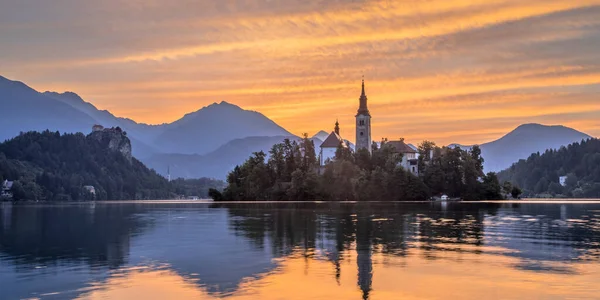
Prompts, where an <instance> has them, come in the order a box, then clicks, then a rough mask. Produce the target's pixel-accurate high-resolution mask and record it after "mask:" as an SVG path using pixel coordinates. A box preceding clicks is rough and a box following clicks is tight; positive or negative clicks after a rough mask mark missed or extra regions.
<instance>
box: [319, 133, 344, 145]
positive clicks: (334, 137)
mask: <svg viewBox="0 0 600 300" xmlns="http://www.w3.org/2000/svg"><path fill="white" fill-rule="evenodd" d="M340 143H342V146H343V147H346V144H345V143H344V139H342V137H341V136H340V135H339V134H337V133H335V131H332V132H331V133H330V134H329V136H328V137H327V138H326V139H325V141H323V143H322V144H321V148H337V147H338V146H339V145H340Z"/></svg>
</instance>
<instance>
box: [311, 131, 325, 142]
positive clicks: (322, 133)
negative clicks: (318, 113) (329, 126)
mask: <svg viewBox="0 0 600 300" xmlns="http://www.w3.org/2000/svg"><path fill="white" fill-rule="evenodd" d="M328 136H329V132H327V131H325V130H320V131H319V132H317V133H315V134H314V135H313V136H312V138H313V139H318V140H320V141H321V142H323V141H325V139H327V137H328Z"/></svg>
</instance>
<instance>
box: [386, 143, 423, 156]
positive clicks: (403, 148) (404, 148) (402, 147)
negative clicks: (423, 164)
mask: <svg viewBox="0 0 600 300" xmlns="http://www.w3.org/2000/svg"><path fill="white" fill-rule="evenodd" d="M387 144H389V145H392V146H393V147H394V148H396V151H398V152H400V153H417V151H415V149H413V148H411V147H410V146H408V145H407V144H405V143H404V142H403V141H389V142H387Z"/></svg>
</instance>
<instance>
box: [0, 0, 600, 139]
mask: <svg viewBox="0 0 600 300" xmlns="http://www.w3.org/2000/svg"><path fill="white" fill-rule="evenodd" d="M2 6H3V9H2V10H1V11H0V37H1V39H2V42H1V43H0V66H1V69H0V75H3V76H5V77H8V78H10V79H13V80H20V81H23V82H25V83H27V84H29V85H30V86H32V87H33V88H35V89H37V90H40V91H44V90H53V91H58V92H62V91H66V90H69V91H74V92H76V93H78V94H79V95H81V96H82V97H83V98H84V99H85V100H87V101H89V102H91V103H93V104H95V105H96V106H97V107H98V108H100V109H108V110H110V111H111V112H113V113H114V114H115V115H118V116H123V117H129V118H132V119H134V120H136V121H139V122H146V123H162V122H171V121H174V120H176V119H178V118H180V117H181V116H183V115H184V114H185V113H188V112H191V111H195V110H197V109H199V108H201V107H203V106H206V105H208V104H210V103H213V102H220V101H227V102H230V103H234V104H237V105H239V106H241V107H243V108H246V109H252V110H257V111H260V112H262V113H263V114H265V115H266V116H267V117H269V118H271V119H273V120H274V121H275V122H277V123H278V124H280V125H282V126H283V127H285V128H286V129H288V130H290V131H291V132H293V133H295V134H301V133H303V132H308V133H310V134H312V133H314V132H316V131H318V130H320V129H325V130H331V129H332V127H333V123H334V122H335V119H336V118H339V120H340V123H341V131H342V135H343V136H345V137H348V138H349V139H350V140H354V136H353V130H354V128H353V127H354V125H353V124H354V122H353V118H354V115H355V113H356V110H357V107H358V96H359V94H360V78H361V75H362V74H364V75H365V80H366V88H367V96H368V97H369V108H370V110H371V115H372V116H373V121H372V124H373V126H374V127H373V138H374V139H380V138H381V137H388V138H398V137H405V138H406V139H407V140H408V141H411V142H418V141H420V140H423V139H429V140H434V141H437V142H438V143H440V144H444V143H452V142H458V143H465V144H467V143H482V142H485V141H489V140H492V139H496V138H498V137H499V136H501V135H502V134H504V133H506V132H507V131H509V130H511V129H513V128H514V127H516V126H518V125H519V124H522V123H529V122H537V123H544V124H563V125H566V126H571V127H574V128H576V129H578V130H581V131H584V132H586V133H588V134H591V135H594V136H600V122H599V121H597V120H598V119H600V52H599V51H598V49H600V18H598V15H600V0H578V1H568V0H562V1H554V0H531V1H522V0H486V1H463V0H428V1H422V0H410V1H392V0H381V1H375V0H372V1H369V0H362V1H359V0H336V1H317V0H270V1H267V0H246V1H233V0H221V1H212V0H196V1H193V0H179V1H167V0H152V1H126V0H105V1H93V2H90V1H74V0H56V1H44V2H41V3H39V1H38V3H33V2H30V1H11V3H8V4H2Z"/></svg>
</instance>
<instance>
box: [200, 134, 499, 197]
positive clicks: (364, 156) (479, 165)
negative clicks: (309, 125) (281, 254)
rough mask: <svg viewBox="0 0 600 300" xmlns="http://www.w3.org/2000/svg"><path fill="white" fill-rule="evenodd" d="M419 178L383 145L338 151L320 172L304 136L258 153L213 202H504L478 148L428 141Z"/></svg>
mask: <svg viewBox="0 0 600 300" xmlns="http://www.w3.org/2000/svg"><path fill="white" fill-rule="evenodd" d="M419 152H420V156H419V167H420V170H421V172H420V174H419V176H415V175H414V174H412V173H410V172H408V171H406V170H405V169H404V168H402V167H401V166H400V162H401V161H402V154H400V153H398V152H397V151H396V148H394V147H393V146H392V145H390V144H388V143H386V140H383V141H382V143H381V144H379V145H377V144H373V152H372V154H369V152H368V151H366V150H364V149H362V150H359V151H357V152H353V151H351V149H350V148H348V147H344V146H343V145H340V146H339V147H338V149H337V152H336V157H335V159H334V160H333V161H331V162H329V163H327V164H326V165H325V167H320V166H319V163H318V159H317V157H316V155H315V146H314V144H313V142H312V141H311V140H309V139H308V137H307V136H306V135H305V136H304V139H302V140H301V141H300V142H295V141H290V140H287V139H286V140H284V142H283V143H280V144H276V145H274V146H273V147H272V148H271V150H270V151H269V155H267V154H266V153H264V152H256V153H254V154H253V156H251V157H250V158H249V159H248V160H247V161H246V162H245V163H244V164H242V165H240V166H237V167H235V169H234V170H233V171H232V172H230V173H229V175H228V176H227V184H228V186H227V188H225V190H224V191H223V193H219V192H218V191H216V190H213V191H211V197H212V198H213V199H215V200H230V201H253V200H325V201H328V200H332V201H411V200H426V199H429V198H430V197H431V196H439V195H441V194H447V195H449V196H451V197H456V198H463V199H468V200H478V199H501V198H502V196H501V186H500V184H499V183H498V178H497V177H496V174H495V173H488V174H487V175H485V174H483V158H482V157H481V151H480V150H479V147H477V146H475V147H473V149H472V150H470V151H464V150H461V149H459V148H446V147H443V148H439V147H436V146H435V144H434V143H432V142H428V141H425V142H423V143H422V144H421V145H420V148H419Z"/></svg>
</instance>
